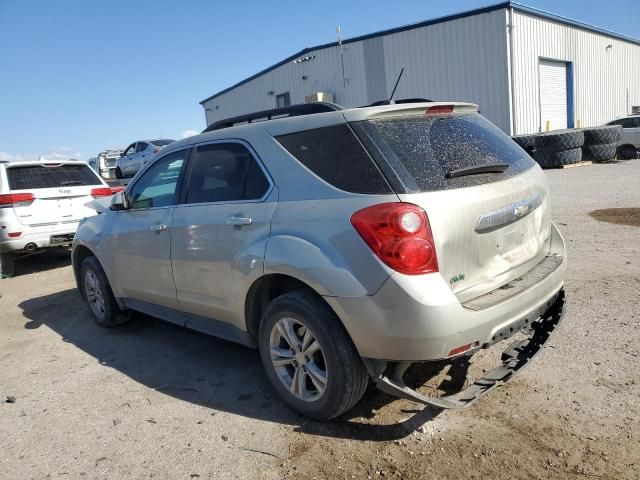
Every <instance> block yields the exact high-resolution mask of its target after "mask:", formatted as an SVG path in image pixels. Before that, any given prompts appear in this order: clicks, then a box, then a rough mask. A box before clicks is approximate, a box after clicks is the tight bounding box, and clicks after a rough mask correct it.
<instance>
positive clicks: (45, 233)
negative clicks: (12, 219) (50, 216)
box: [0, 222, 79, 253]
mask: <svg viewBox="0 0 640 480" xmlns="http://www.w3.org/2000/svg"><path fill="white" fill-rule="evenodd" d="M78 223H79V222H73V223H64V224H58V225H44V226H39V227H29V226H26V225H24V226H20V227H16V228H15V230H21V231H22V235H21V236H20V237H19V238H8V237H7V235H6V233H4V232H5V231H6V230H5V231H3V232H2V233H0V252H2V253H8V252H16V253H18V252H23V251H25V248H26V247H27V246H28V245H32V244H33V245H35V246H36V249H40V248H48V247H60V246H68V245H71V243H72V241H73V236H74V235H75V233H76V230H77V229H78ZM52 237H57V239H56V238H52Z"/></svg>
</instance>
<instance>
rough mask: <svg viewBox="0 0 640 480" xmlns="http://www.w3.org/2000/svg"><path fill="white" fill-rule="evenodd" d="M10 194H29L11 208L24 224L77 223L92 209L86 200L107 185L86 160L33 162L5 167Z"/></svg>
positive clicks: (102, 191) (93, 212) (100, 191)
mask: <svg viewBox="0 0 640 480" xmlns="http://www.w3.org/2000/svg"><path fill="white" fill-rule="evenodd" d="M6 172H7V180H8V183H9V189H10V193H11V194H30V195H31V196H32V197H31V198H29V199H27V200H26V201H20V202H17V203H14V205H13V209H14V211H15V213H16V216H17V217H18V220H19V221H20V223H22V224H23V225H29V226H41V225H56V224H64V223H76V222H78V221H79V220H81V219H82V218H84V217H87V216H90V215H94V214H95V211H94V210H92V209H90V208H88V207H86V204H87V203H89V202H90V201H92V200H93V199H94V195H92V192H93V193H94V194H95V196H101V195H105V194H106V190H104V189H108V187H106V185H105V184H104V183H102V181H101V180H100V179H99V178H98V177H97V176H96V174H95V173H94V172H93V170H91V168H90V167H89V166H88V165H86V164H85V163H33V164H17V165H9V166H8V167H7V169H6Z"/></svg>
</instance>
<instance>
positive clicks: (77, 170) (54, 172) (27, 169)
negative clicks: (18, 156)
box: [7, 165, 100, 190]
mask: <svg viewBox="0 0 640 480" xmlns="http://www.w3.org/2000/svg"><path fill="white" fill-rule="evenodd" d="M7 177H8V180H9V188H10V189H11V190H27V189H34V188H57V187H75V186H79V185H80V186H81V185H99V184H100V181H99V180H98V179H97V178H96V175H95V173H93V171H92V170H91V169H90V168H89V167H88V166H87V165H52V166H43V165H21V166H19V167H10V168H7Z"/></svg>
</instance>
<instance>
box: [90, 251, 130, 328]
mask: <svg viewBox="0 0 640 480" xmlns="http://www.w3.org/2000/svg"><path fill="white" fill-rule="evenodd" d="M80 278H81V281H82V282H81V285H82V290H83V294H84V298H85V301H86V302H87V306H88V307H89V311H90V312H91V314H92V316H93V319H94V320H95V322H96V323H97V324H98V325H100V326H101V327H116V326H118V325H122V324H123V323H126V322H127V321H128V320H129V318H130V312H129V311H123V310H121V309H120V307H119V306H118V304H117V302H116V299H115V297H114V296H113V292H112V291H111V286H110V285H109V280H107V276H106V275H105V273H104V271H103V270H102V267H101V266H100V263H99V262H98V260H97V259H96V257H89V258H87V259H86V260H84V261H83V262H82V265H81V267H80Z"/></svg>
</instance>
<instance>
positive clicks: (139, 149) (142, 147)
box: [136, 142, 149, 153]
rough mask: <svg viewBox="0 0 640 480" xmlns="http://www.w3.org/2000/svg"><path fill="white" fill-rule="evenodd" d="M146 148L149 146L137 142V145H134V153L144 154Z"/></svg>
mask: <svg viewBox="0 0 640 480" xmlns="http://www.w3.org/2000/svg"><path fill="white" fill-rule="evenodd" d="M148 146H149V145H148V144H147V143H144V142H138V144H137V145H136V153H138V152H144V151H145V150H146V149H147V147H148Z"/></svg>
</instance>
